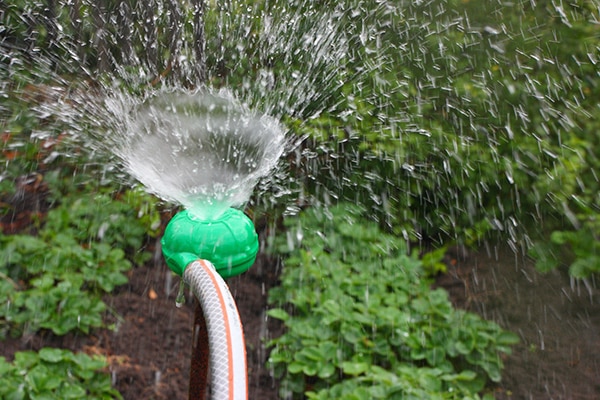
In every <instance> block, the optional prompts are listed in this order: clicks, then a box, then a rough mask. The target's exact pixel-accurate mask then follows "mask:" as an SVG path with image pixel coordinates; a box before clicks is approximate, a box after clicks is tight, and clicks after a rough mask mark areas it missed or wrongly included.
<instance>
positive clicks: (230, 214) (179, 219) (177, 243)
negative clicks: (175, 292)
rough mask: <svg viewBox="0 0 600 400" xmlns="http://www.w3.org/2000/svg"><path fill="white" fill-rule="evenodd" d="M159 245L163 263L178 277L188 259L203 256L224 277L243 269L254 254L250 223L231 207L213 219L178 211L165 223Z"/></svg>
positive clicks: (254, 232)
mask: <svg viewBox="0 0 600 400" xmlns="http://www.w3.org/2000/svg"><path fill="white" fill-rule="evenodd" d="M161 244H162V252H163V255H164V256H165V259H166V261H167V265H168V266H169V268H170V269H171V271H173V272H175V273H176V274H177V275H179V276H183V272H184V271H185V268H186V267H187V266H188V265H189V264H190V263H191V262H192V261H195V260H198V259H203V260H208V261H210V262H211V263H212V264H213V265H214V266H215V268H216V270H217V272H218V273H219V275H221V276H222V277H223V278H224V279H226V278H229V277H232V276H235V275H239V274H241V273H242V272H245V271H247V270H248V269H249V268H250V267H251V266H252V264H254V260H255V259H256V254H257V253H258V235H257V234H256V231H255V229H254V224H253V223H252V221H251V220H250V218H248V217H247V216H246V214H244V213H243V212H242V211H240V210H237V209H235V208H229V209H228V210H227V211H225V212H224V213H223V215H221V216H220V217H219V218H217V219H214V220H200V219H197V218H196V217H194V216H193V215H192V214H189V213H188V211H187V210H184V211H181V212H179V213H177V214H176V215H175V216H174V217H173V219H171V221H170V222H169V224H168V225H167V228H166V229H165V234H164V236H163V238H162V240H161Z"/></svg>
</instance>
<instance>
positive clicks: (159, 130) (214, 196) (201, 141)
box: [114, 90, 284, 219]
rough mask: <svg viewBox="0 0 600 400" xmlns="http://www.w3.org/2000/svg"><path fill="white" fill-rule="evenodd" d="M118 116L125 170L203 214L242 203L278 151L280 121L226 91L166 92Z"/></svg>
mask: <svg viewBox="0 0 600 400" xmlns="http://www.w3.org/2000/svg"><path fill="white" fill-rule="evenodd" d="M121 117H122V118H123V121H122V122H123V126H122V133H123V135H122V137H121V138H120V140H116V141H114V144H115V146H116V147H115V148H114V151H115V153H116V154H117V156H118V157H119V158H121V160H122V161H123V163H124V165H125V167H126V168H127V170H128V171H129V172H130V173H131V174H132V175H133V176H134V177H135V178H137V179H138V180H139V181H140V182H141V183H142V184H144V185H145V186H146V187H147V188H148V190H149V191H150V192H152V193H155V194H156V195H158V196H159V197H161V198H163V199H165V200H168V201H172V202H175V203H180V204H182V205H184V206H185V207H186V208H188V209H189V210H190V212H191V213H192V214H194V215H196V216H197V217H200V218H202V219H211V218H216V217H218V216H219V215H220V214H221V213H222V212H223V211H225V210H226V209H227V208H228V207H231V206H241V205H243V204H244V203H245V202H246V201H247V200H248V198H249V197H250V194H251V192H252V190H253V188H254V186H255V184H256V182H257V181H258V179H260V178H261V177H264V176H266V175H267V174H268V173H269V172H270V171H271V169H272V168H273V167H274V166H275V165H276V163H277V161H278V159H279V157H280V156H281V154H282V152H283V146H284V134H283V132H284V131H283V127H282V126H281V124H280V123H279V122H278V121H277V120H275V119H274V118H271V117H268V116H266V115H259V114H257V113H255V112H252V111H251V110H249V109H248V108H247V107H245V106H244V105H242V104H241V103H240V102H238V101H237V100H236V99H235V98H234V97H233V96H232V95H231V94H230V93H228V92H227V91H224V90H222V91H218V92H212V91H207V90H199V91H193V92H185V91H182V90H169V91H168V92H164V93H158V94H155V95H154V96H152V97H151V98H149V99H148V100H146V101H144V102H143V103H141V104H138V105H136V106H135V107H134V108H133V109H132V110H131V111H130V112H125V113H122V115H121Z"/></svg>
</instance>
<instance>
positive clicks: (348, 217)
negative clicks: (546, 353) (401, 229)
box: [269, 204, 518, 399]
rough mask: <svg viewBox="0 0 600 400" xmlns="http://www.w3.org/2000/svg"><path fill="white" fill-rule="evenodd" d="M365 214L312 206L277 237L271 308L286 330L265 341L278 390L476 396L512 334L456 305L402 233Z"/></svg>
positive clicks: (493, 375)
mask: <svg viewBox="0 0 600 400" xmlns="http://www.w3.org/2000/svg"><path fill="white" fill-rule="evenodd" d="M362 214H363V210H361V209H360V208H358V207H356V206H352V205H349V204H341V205H339V206H336V207H333V208H331V209H329V210H320V209H310V210H307V211H305V212H303V213H302V214H300V215H299V216H298V217H297V218H293V219H292V218H290V219H288V220H287V222H286V223H287V225H288V228H289V229H290V232H292V234H291V235H290V236H289V237H288V238H282V239H276V243H275V244H276V248H277V249H278V251H279V252H282V253H285V254H286V259H285V267H284V272H283V276H282V284H281V286H280V287H278V288H274V289H272V290H271V292H270V302H271V304H272V305H273V306H274V308H273V309H271V310H270V311H269V315H270V316H271V317H273V318H277V319H280V320H282V321H284V323H285V326H286V328H287V331H286V333H285V334H284V335H282V336H281V337H279V338H277V339H275V340H273V341H272V342H271V343H270V344H271V346H272V347H273V349H272V352H271V355H270V359H269V363H270V365H271V366H272V367H273V368H274V371H275V373H276V375H277V376H278V377H281V378H282V379H283V380H282V386H281V388H282V389H281V390H282V392H284V393H283V395H284V396H289V395H290V394H294V395H295V396H297V397H298V396H300V395H301V394H304V395H306V396H307V397H308V398H311V399H326V398H336V399H377V398H381V399H395V398H398V399H400V398H402V399H423V398H431V399H438V398H439V399H442V398H443V399H466V398H478V392H480V391H481V390H483V389H484V387H485V384H486V382H487V381H488V380H491V381H494V382H498V381H499V380H500V378H501V369H502V367H503V363H502V358H501V354H502V353H510V351H511V345H513V344H515V343H516V342H517V341H518V338H517V336H516V335H514V334H512V333H510V332H507V331H504V330H503V329H501V328H500V327H499V326H498V325H497V324H495V323H493V322H490V321H486V320H483V319H481V318H480V317H479V316H477V315H475V314H472V313H468V312H465V311H461V310H456V309H454V308H453V307H452V305H451V303H450V301H449V299H448V296H447V293H446V292H445V291H444V290H442V289H436V290H432V289H431V287H430V284H431V281H430V279H429V278H427V274H426V272H425V270H424V269H423V264H422V262H421V261H420V260H419V259H418V258H417V257H416V256H415V255H412V256H409V255H407V249H406V246H405V242H404V240H402V239H399V238H397V237H395V236H392V235H388V234H385V233H383V232H382V231H381V230H380V229H379V228H378V226H377V224H376V223H374V222H369V221H367V220H366V218H364V217H362ZM294 230H298V232H302V234H301V235H294V233H293V232H294ZM294 237H296V239H293V238H294ZM290 238H292V239H290ZM299 239H301V240H299ZM298 398H300V397H298Z"/></svg>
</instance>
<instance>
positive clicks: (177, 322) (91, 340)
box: [0, 175, 600, 400]
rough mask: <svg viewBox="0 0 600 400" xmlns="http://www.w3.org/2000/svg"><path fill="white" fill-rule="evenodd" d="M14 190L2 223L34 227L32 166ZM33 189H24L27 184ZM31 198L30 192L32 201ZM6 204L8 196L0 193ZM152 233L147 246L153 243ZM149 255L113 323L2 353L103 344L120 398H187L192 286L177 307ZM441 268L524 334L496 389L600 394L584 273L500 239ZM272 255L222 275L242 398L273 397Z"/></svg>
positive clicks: (599, 346)
mask: <svg viewBox="0 0 600 400" xmlns="http://www.w3.org/2000/svg"><path fill="white" fill-rule="evenodd" d="M30 178H31V179H29V180H28V181H27V182H24V183H23V187H22V188H21V189H22V190H21V191H20V192H19V193H18V194H19V199H17V200H18V201H15V199H14V198H13V199H11V200H13V201H11V202H10V203H12V204H13V205H15V203H21V204H22V205H25V204H27V203H29V204H28V206H23V207H21V206H19V207H16V205H15V209H14V211H15V212H14V213H12V217H11V218H3V219H2V220H1V221H0V227H2V229H3V231H4V232H5V233H13V232H16V231H32V229H31V228H30V227H29V228H28V224H30V223H31V221H32V214H35V213H38V214H39V213H41V212H43V211H44V208H45V205H44V204H43V202H40V201H39V199H38V197H37V196H35V193H40V192H43V190H41V188H40V187H36V188H33V187H32V185H37V184H39V183H40V182H39V179H36V176H33V175H32V176H30ZM28 189H32V190H28ZM30 201H33V204H34V205H33V206H32V203H31V202H30ZM4 204H6V203H4ZM153 247H154V246H153V243H150V245H149V248H153ZM155 254H156V257H154V260H153V261H151V262H150V263H148V264H147V265H145V266H142V267H137V268H134V269H133V270H131V271H130V273H129V283H128V284H127V285H125V286H123V287H120V288H119V289H118V290H117V291H115V292H114V293H112V294H110V295H107V296H106V297H105V299H104V301H105V302H106V303H107V304H108V305H109V307H110V308H111V310H112V312H111V313H109V314H107V316H106V319H107V321H108V322H109V323H114V325H115V327H116V328H115V330H108V329H103V330H96V331H94V332H93V334H92V335H89V336H82V335H74V334H70V335H66V336H63V337H57V336H54V335H52V334H50V333H48V332H41V333H38V334H36V335H34V336H27V337H22V338H18V339H9V340H5V341H4V342H3V343H2V346H1V347H0V355H3V356H7V357H8V358H9V359H10V358H11V357H12V355H13V354H14V353H15V352H16V351H21V350H29V349H33V350H38V349H40V348H41V347H44V346H53V347H61V348H68V349H71V350H74V351H85V352H86V353H90V354H102V355H104V356H106V357H107V358H108V359H109V361H110V367H109V370H110V373H111V376H112V379H113V383H114V385H115V387H116V388H117V389H118V390H119V391H120V392H121V393H122V395H123V397H124V399H126V400H128V399H139V398H144V399H187V393H188V385H189V384H188V379H189V370H190V354H191V346H192V345H191V337H192V324H193V316H194V307H196V304H194V299H193V296H189V295H188V301H187V303H186V305H185V306H184V307H182V308H176V307H175V296H176V289H177V286H178V279H172V276H171V272H170V271H169V270H168V269H167V268H166V266H165V264H164V262H163V260H162V257H161V256H160V252H157V251H155ZM447 264H448V266H449V272H448V274H446V275H443V276H440V277H439V279H438V281H437V285H438V286H441V287H444V288H445V289H447V290H448V292H449V293H450V297H451V299H452V301H453V302H454V304H455V305H456V306H457V307H462V308H465V309H467V310H470V311H473V312H477V313H479V314H480V315H482V316H483V317H484V318H486V319H491V320H494V321H496V322H498V323H499V324H500V325H501V326H502V327H504V328H505V329H509V330H511V331H513V332H516V333H518V334H519V335H520V337H521V339H522V341H521V343H520V344H519V345H517V346H516V347H515V349H514V353H513V354H512V355H511V356H508V357H506V358H505V365H506V368H505V371H504V374H503V381H502V382H501V383H500V384H498V385H496V386H495V387H494V391H495V394H496V397H497V398H498V399H500V400H503V399H555V400H570V399H572V400H587V399H590V400H591V399H600V290H599V289H598V288H597V286H596V284H595V282H594V281H593V280H590V281H589V282H587V286H586V284H585V283H584V282H581V281H578V282H577V281H576V282H571V280H570V279H569V277H568V275H567V274H566V272H559V271H555V272H552V273H549V274H546V275H541V274H539V273H537V272H536V271H535V269H534V268H533V266H532V263H531V262H530V261H529V260H527V259H526V258H523V257H519V256H515V254H514V253H513V252H512V251H510V250H507V249H491V250H488V251H485V250H482V251H480V252H477V253H468V252H465V251H456V250H455V251H451V252H449V253H448V257H447ZM279 272H280V265H279V263H278V262H277V260H274V259H272V258H269V257H267V256H264V255H259V257H258V259H257V262H256V263H255V265H254V266H253V267H252V268H251V269H250V270H249V271H248V272H246V273H244V274H243V275H241V276H238V277H235V278H232V279H230V280H229V282H228V283H229V285H230V289H231V291H232V293H233V295H234V297H235V299H236V302H237V306H238V309H239V312H240V315H241V318H242V321H243V323H244V330H245V336H246V344H247V354H248V367H249V371H248V374H249V388H250V395H249V398H250V399H252V400H255V399H261V400H270V399H277V391H278V385H277V381H276V380H275V379H274V378H273V377H272V376H271V374H270V371H269V370H268V369H267V367H266V366H265V361H266V359H267V357H268V349H267V348H266V347H265V344H266V341H268V340H269V339H270V338H272V337H277V336H278V335H279V334H281V332H282V327H281V326H280V325H278V324H277V323H276V322H275V321H273V320H269V319H267V317H266V315H265V310H266V308H267V307H266V306H267V293H268V291H269V289H270V288H271V287H273V286H274V285H277V283H278V274H279Z"/></svg>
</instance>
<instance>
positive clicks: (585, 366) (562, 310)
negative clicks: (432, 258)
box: [438, 247, 600, 400]
mask: <svg viewBox="0 0 600 400" xmlns="http://www.w3.org/2000/svg"><path fill="white" fill-rule="evenodd" d="M461 253H462V254H461ZM449 261H450V262H449V264H450V269H449V273H448V274H446V275H445V276H442V277H440V278H439V279H438V284H439V285H441V286H443V287H445V288H446V289H447V290H448V291H449V293H450V295H451V296H450V297H451V298H452V299H453V301H454V303H455V305H456V306H458V307H462V308H465V309H467V310H470V311H473V312H476V313H478V314H480V315H481V316H482V317H484V318H486V319H489V320H493V321H496V322H497V323H498V324H499V325H500V326H502V327H503V328H505V329H508V330H511V331H513V332H515V333H517V334H518V335H519V336H520V337H521V343H520V344H518V345H517V346H515V347H514V350H513V354H512V355H510V356H508V357H506V358H505V359H504V363H505V370H504V371H503V374H502V377H503V378H502V382H501V383H499V384H498V385H496V386H495V388H494V389H495V395H496V398H497V399H500V400H504V399H527V400H531V399H552V400H592V399H600V289H599V288H598V282H597V281H595V280H594V279H592V278H590V279H589V280H587V281H585V282H584V281H576V280H572V279H570V278H569V276H568V273H567V270H566V268H564V269H563V270H556V271H552V272H550V273H547V274H541V273H539V272H537V270H536V269H535V268H534V265H533V262H532V261H531V260H530V259H528V258H526V257H523V256H519V255H517V254H515V252H513V251H512V250H510V249H508V248H503V247H500V248H494V247H488V248H483V249H481V250H480V251H478V252H476V253H470V254H468V253H464V252H454V254H449Z"/></svg>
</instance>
